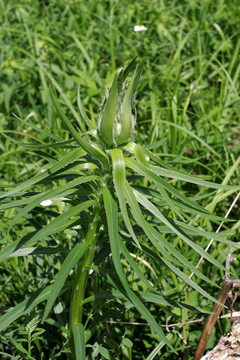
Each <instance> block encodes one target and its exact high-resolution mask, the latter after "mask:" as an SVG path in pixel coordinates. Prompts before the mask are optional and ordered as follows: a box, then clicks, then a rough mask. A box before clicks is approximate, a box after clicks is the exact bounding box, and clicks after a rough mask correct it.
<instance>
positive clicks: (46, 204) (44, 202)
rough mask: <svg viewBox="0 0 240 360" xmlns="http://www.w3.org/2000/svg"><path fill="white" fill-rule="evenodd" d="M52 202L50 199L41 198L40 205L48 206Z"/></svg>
mask: <svg viewBox="0 0 240 360" xmlns="http://www.w3.org/2000/svg"><path fill="white" fill-rule="evenodd" d="M51 204H52V200H51V199H48V200H43V201H42V202H41V203H40V205H42V206H50V205H51Z"/></svg>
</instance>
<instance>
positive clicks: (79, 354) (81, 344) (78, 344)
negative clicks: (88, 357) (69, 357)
mask: <svg viewBox="0 0 240 360" xmlns="http://www.w3.org/2000/svg"><path fill="white" fill-rule="evenodd" d="M72 333H73V341H74V349H75V356H76V360H85V331H84V326H83V325H82V324H72Z"/></svg>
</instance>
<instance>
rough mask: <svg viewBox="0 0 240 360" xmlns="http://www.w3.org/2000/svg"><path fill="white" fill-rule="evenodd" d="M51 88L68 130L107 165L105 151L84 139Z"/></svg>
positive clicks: (82, 145)
mask: <svg viewBox="0 0 240 360" xmlns="http://www.w3.org/2000/svg"><path fill="white" fill-rule="evenodd" d="M50 90H51V96H52V101H53V104H54V106H55V108H56V110H57V112H58V115H59V117H60V118H61V120H62V122H63V123H64V124H65V125H66V127H67V128H68V130H69V131H70V133H71V134H72V136H73V137H74V138H75V140H76V141H77V142H78V144H79V145H80V146H81V147H82V148H83V149H84V150H85V151H86V152H87V153H88V154H90V155H92V156H93V157H94V158H95V159H98V160H100V161H101V163H102V165H103V166H104V167H107V165H108V162H107V158H106V155H105V154H104V152H103V151H102V150H101V149H100V148H98V147H96V146H95V147H93V146H91V145H90V144H89V143H88V142H87V141H86V140H84V139H83V137H82V136H81V135H80V134H79V133H78V132H77V130H75V128H74V127H73V125H72V124H71V122H70V121H69V120H68V118H67V117H66V115H65V114H64V112H63V110H62V108H61V106H60V104H59V102H58V100H57V97H56V96H55V94H54V91H53V88H52V87H50Z"/></svg>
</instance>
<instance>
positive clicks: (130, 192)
mask: <svg viewBox="0 0 240 360" xmlns="http://www.w3.org/2000/svg"><path fill="white" fill-rule="evenodd" d="M126 192H127V194H126V195H127V200H128V201H129V204H130V206H131V208H132V210H133V213H134V217H135V220H136V222H137V224H138V225H139V226H141V227H142V228H143V230H144V232H145V233H146V235H147V236H148V238H149V239H150V240H151V241H152V243H153V245H155V246H157V244H156V242H155V240H154V232H152V229H151V226H150V225H149V224H148V223H147V222H146V221H145V219H144V217H143V215H142V212H141V210H140V207H139V205H138V202H137V200H136V198H135V196H134V193H133V190H132V189H131V187H130V185H128V186H126ZM156 210H157V211H158V209H157V208H156ZM156 210H155V211H156ZM156 215H157V214H156ZM155 236H156V235H155ZM190 246H191V245H190ZM194 246H195V244H194V245H192V247H194ZM196 246H198V245H196ZM200 249H201V250H202V252H204V250H203V249H202V248H200ZM160 251H162V250H161V249H160ZM205 256H206V253H205ZM207 257H210V258H211V260H212V262H215V259H213V258H212V257H211V256H210V255H208V256H207ZM159 260H160V261H161V262H162V263H163V264H164V265H165V266H166V267H167V268H169V269H170V270H171V271H172V272H174V273H175V274H176V275H177V276H179V277H180V278H181V279H183V280H184V282H185V283H187V284H189V285H190V286H191V287H193V288H194V289H196V290H197V291H198V292H199V293H200V294H202V295H203V296H205V297H206V298H208V299H209V300H211V301H214V302H217V300H216V299H214V298H213V297H212V296H210V295H209V294H208V293H207V292H206V291H204V290H203V289H202V288H201V287H200V286H198V285H197V284H196V283H195V282H194V281H192V280H191V279H189V278H188V277H187V276H186V275H185V274H184V273H183V272H181V271H180V270H179V269H177V268H176V267H175V266H173V265H172V264H171V263H169V262H168V261H167V260H165V259H164V258H163V257H161V258H159ZM186 262H187V260H186ZM217 264H219V263H218V262H217ZM219 267H222V265H221V264H219ZM223 268H224V267H223Z"/></svg>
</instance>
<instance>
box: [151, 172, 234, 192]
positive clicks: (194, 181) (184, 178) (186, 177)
mask: <svg viewBox="0 0 240 360" xmlns="http://www.w3.org/2000/svg"><path fill="white" fill-rule="evenodd" d="M151 169H152V170H153V171H154V172H155V174H158V175H160V176H165V177H169V178H171V179H177V180H181V181H186V182H189V183H192V184H197V185H201V186H205V187H208V188H213V189H225V190H229V189H232V190H234V189H235V190H240V186H233V185H223V184H216V183H213V182H210V181H206V180H202V179H200V178H198V177H197V176H192V175H185V174H183V173H182V172H177V171H173V170H168V169H163V168H161V167H159V166H151Z"/></svg>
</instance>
